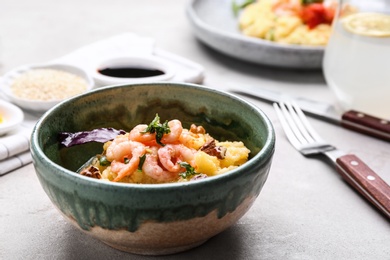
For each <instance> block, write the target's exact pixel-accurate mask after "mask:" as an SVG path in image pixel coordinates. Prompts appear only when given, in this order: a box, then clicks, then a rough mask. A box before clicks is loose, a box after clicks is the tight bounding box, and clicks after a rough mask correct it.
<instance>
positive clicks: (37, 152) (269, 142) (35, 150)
mask: <svg viewBox="0 0 390 260" xmlns="http://www.w3.org/2000/svg"><path fill="white" fill-rule="evenodd" d="M145 85H146V86H148V85H175V86H185V87H190V88H196V89H201V90H206V91H210V92H212V93H216V94H219V95H223V96H227V97H229V98H232V99H235V100H236V101H239V102H241V103H243V104H244V105H245V106H247V107H248V108H251V109H253V110H254V111H255V112H256V113H258V114H259V116H260V117H261V118H263V122H264V124H265V127H266V129H267V132H268V135H267V138H266V139H265V142H264V145H263V147H262V148H261V150H260V151H259V152H258V153H257V154H256V155H255V156H254V157H252V158H251V159H250V160H248V161H247V162H246V163H245V164H243V165H241V166H240V167H238V168H236V169H233V170H231V171H229V172H227V173H224V174H220V175H217V176H212V177H210V178H205V179H202V180H198V181H188V182H174V183H160V184H135V183H120V182H110V181H102V180H100V179H94V178H90V177H86V176H83V175H80V174H77V173H76V172H74V171H71V170H69V169H66V168H65V167H63V166H61V165H59V164H57V163H54V162H53V161H52V160H51V159H49V158H48V157H47V156H46V155H45V154H44V152H43V150H42V149H41V147H40V146H39V145H38V144H39V141H38V132H39V129H41V125H42V124H43V123H44V122H45V121H46V120H47V117H48V116H49V115H50V114H51V113H52V112H53V111H55V110H58V109H60V108H61V107H62V106H64V105H65V104H66V103H70V102H73V100H76V99H80V98H83V97H84V96H88V95H93V94H94V93H97V92H104V91H106V90H107V89H114V88H121V87H142V86H145ZM275 135H276V134H275V130H274V127H273V125H272V123H271V120H270V119H269V118H268V116H267V115H266V114H265V113H264V112H263V111H262V110H261V109H260V108H258V107H257V106H256V105H254V104H252V103H251V102H249V101H246V100H245V99H243V98H241V97H239V96H237V95H234V94H231V93H228V92H226V91H223V90H217V89H213V88H210V87H207V86H203V85H199V84H194V83H181V82H180V83H178V82H147V83H130V84H119V85H112V86H106V87H101V88H98V89H93V90H91V91H89V92H87V93H83V94H80V95H77V96H75V97H72V98H70V99H67V100H64V101H62V102H61V103H59V104H57V105H55V106H54V107H52V108H51V109H49V110H48V111H46V112H45V113H44V114H43V115H42V116H41V118H40V119H39V120H38V122H37V123H36V124H35V126H34V128H33V131H32V134H31V148H30V150H31V153H32V156H33V159H34V157H38V158H40V160H41V161H44V162H45V163H47V164H48V165H50V166H51V167H53V168H57V169H60V170H61V172H60V173H61V175H62V176H64V177H66V178H76V179H77V180H78V181H79V182H80V183H85V184H88V185H92V186H99V187H106V188H109V187H115V188H117V189H129V188H131V189H137V190H138V189H139V190H143V189H177V188H181V187H188V186H191V187H197V186H198V185H205V184H207V183H211V184H212V183H214V182H218V181H223V180H229V179H230V178H236V176H237V175H241V174H242V173H239V172H238V171H241V169H242V168H243V167H245V168H248V169H250V168H252V167H259V165H264V164H266V163H268V161H271V160H272V156H273V153H274V151H275V142H276V140H275V139H276V136H275ZM34 164H35V163H34Z"/></svg>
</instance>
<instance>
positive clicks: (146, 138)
mask: <svg viewBox="0 0 390 260" xmlns="http://www.w3.org/2000/svg"><path fill="white" fill-rule="evenodd" d="M147 127H148V125H145V124H140V125H136V126H135V127H134V128H133V129H132V130H131V131H130V133H129V140H132V141H137V142H140V143H144V144H150V145H153V144H155V143H156V133H145V132H144V131H145V130H146V128H147Z"/></svg>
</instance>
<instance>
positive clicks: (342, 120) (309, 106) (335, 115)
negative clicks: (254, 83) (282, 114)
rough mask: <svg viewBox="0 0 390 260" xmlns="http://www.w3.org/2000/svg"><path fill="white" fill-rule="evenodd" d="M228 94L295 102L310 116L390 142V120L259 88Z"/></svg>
mask: <svg viewBox="0 0 390 260" xmlns="http://www.w3.org/2000/svg"><path fill="white" fill-rule="evenodd" d="M227 91H228V92H232V93H236V94H240V95H244V96H250V97H253V98H257V99H260V100H262V101H266V102H271V103H274V102H280V101H282V100H286V99H287V100H294V101H295V102H296V103H297V104H298V105H299V106H300V107H301V109H302V110H303V111H305V112H306V113H307V114H308V115H310V116H313V117H316V118H319V119H321V120H325V121H328V122H331V123H333V124H337V125H341V126H342V127H345V128H347V129H350V130H353V131H356V132H359V133H362V134H366V135H370V136H373V137H376V138H380V139H382V140H385V141H390V122H389V120H386V119H382V118H378V117H375V116H372V115H368V114H366V113H363V112H359V111H355V110H348V111H340V110H339V109H337V108H336V107H335V106H333V105H331V104H327V103H324V102H319V101H315V100H310V99H307V98H303V97H292V96H288V95H285V94H283V93H280V92H278V91H275V90H270V89H265V88H257V87H256V90H255V89H251V88H247V89H234V88H229V89H228V90H227Z"/></svg>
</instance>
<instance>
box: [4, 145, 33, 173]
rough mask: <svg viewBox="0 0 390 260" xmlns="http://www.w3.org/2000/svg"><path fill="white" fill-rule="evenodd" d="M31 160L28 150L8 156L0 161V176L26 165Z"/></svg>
mask: <svg viewBox="0 0 390 260" xmlns="http://www.w3.org/2000/svg"><path fill="white" fill-rule="evenodd" d="M31 161H32V158H31V153H30V151H27V152H23V153H20V154H18V155H15V156H12V157H8V158H7V159H6V160H2V161H0V176H1V175H4V174H6V173H9V172H11V171H13V170H16V169H18V168H20V167H22V166H24V165H27V164H29V163H31Z"/></svg>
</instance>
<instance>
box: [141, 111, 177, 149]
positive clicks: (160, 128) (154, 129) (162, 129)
mask: <svg viewBox="0 0 390 260" xmlns="http://www.w3.org/2000/svg"><path fill="white" fill-rule="evenodd" d="M170 132H171V129H170V128H169V126H168V121H165V122H164V123H162V124H161V123H160V117H159V116H158V114H156V117H155V118H154V119H153V121H152V122H151V123H150V124H149V125H148V127H147V128H146V129H145V130H144V131H142V132H141V133H144V134H145V133H151V134H154V133H156V142H157V143H158V144H159V145H161V146H164V144H163V143H161V139H162V137H163V135H164V134H169V133H170Z"/></svg>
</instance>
